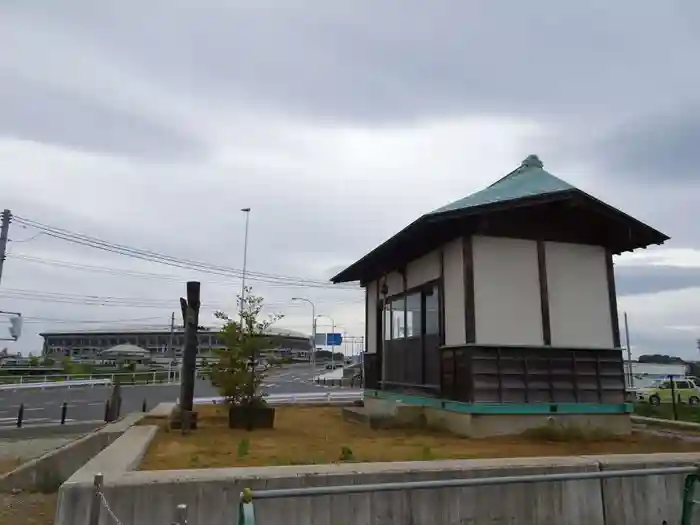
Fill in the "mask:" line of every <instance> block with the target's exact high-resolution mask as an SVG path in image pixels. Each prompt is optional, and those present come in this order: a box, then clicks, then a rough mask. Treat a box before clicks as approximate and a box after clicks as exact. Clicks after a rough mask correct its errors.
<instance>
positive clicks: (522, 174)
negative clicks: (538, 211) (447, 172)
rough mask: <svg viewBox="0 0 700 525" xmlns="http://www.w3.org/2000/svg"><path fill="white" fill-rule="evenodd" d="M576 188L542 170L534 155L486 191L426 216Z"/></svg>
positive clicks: (539, 161) (540, 163) (540, 162)
mask: <svg viewBox="0 0 700 525" xmlns="http://www.w3.org/2000/svg"><path fill="white" fill-rule="evenodd" d="M575 189H576V188H575V187H574V186H572V185H571V184H568V183H567V182H564V181H563V180H561V179H558V178H557V177H555V176H554V175H552V174H551V173H548V172H546V171H545V170H544V169H542V161H541V160H540V159H539V158H538V157H537V155H530V156H528V157H527V158H526V159H525V160H524V161H523V162H522V164H521V165H520V167H519V168H518V169H516V170H515V171H513V172H511V173H509V174H508V175H506V176H505V177H503V178H502V179H501V180H499V181H498V182H495V183H493V184H492V185H491V186H489V187H488V188H486V189H483V190H481V191H478V192H476V193H474V194H472V195H469V196H468V197H464V198H463V199H459V200H458V201H455V202H453V203H450V204H448V205H447V206H443V207H442V208H438V209H437V210H435V211H433V212H431V213H430V214H429V215H433V214H438V213H443V212H447V211H455V210H464V209H467V208H473V207H475V206H482V205H484V204H495V203H498V202H506V201H513V200H517V199H522V198H523V197H534V196H537V195H545V194H549V193H556V192H560V191H570V190H575Z"/></svg>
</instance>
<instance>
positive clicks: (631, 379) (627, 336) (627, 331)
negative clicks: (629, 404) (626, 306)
mask: <svg viewBox="0 0 700 525" xmlns="http://www.w3.org/2000/svg"><path fill="white" fill-rule="evenodd" d="M625 346H627V366H628V367H629V370H628V374H629V376H628V379H627V381H628V384H629V387H630V388H634V374H633V373H632V348H631V347H630V328H629V325H628V324H627V312H625Z"/></svg>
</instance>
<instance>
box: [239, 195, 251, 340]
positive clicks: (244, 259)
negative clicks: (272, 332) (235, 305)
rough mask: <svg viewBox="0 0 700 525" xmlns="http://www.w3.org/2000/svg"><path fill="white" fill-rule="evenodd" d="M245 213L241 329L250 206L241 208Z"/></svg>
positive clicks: (241, 312) (241, 311)
mask: <svg viewBox="0 0 700 525" xmlns="http://www.w3.org/2000/svg"><path fill="white" fill-rule="evenodd" d="M241 211H242V212H243V213H245V237H244V238H243V275H242V276H241V304H240V306H239V309H240V315H241V330H242V329H243V305H244V304H245V303H244V299H245V274H246V269H247V266H248V220H249V219H250V208H241Z"/></svg>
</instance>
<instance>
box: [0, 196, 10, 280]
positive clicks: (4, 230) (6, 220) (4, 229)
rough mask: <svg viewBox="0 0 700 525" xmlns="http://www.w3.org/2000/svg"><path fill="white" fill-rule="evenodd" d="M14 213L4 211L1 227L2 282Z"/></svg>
mask: <svg viewBox="0 0 700 525" xmlns="http://www.w3.org/2000/svg"><path fill="white" fill-rule="evenodd" d="M11 222H12V212H11V211H10V210H3V212H2V225H1V226H0V280H2V268H3V266H4V265H5V253H6V252H7V234H8V232H9V231H10V223H11Z"/></svg>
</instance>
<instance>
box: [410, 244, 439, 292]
mask: <svg viewBox="0 0 700 525" xmlns="http://www.w3.org/2000/svg"><path fill="white" fill-rule="evenodd" d="M439 278H440V252H439V251H433V252H430V253H429V254H427V255H425V256H423V257H421V258H420V259H416V260H415V261H413V262H411V263H409V264H408V265H407V267H406V286H407V287H408V288H413V287H414V286H419V285H421V284H423V283H426V282H428V281H433V280H435V279H439Z"/></svg>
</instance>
